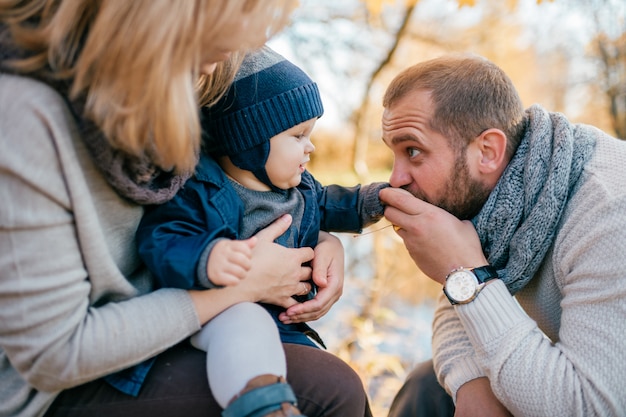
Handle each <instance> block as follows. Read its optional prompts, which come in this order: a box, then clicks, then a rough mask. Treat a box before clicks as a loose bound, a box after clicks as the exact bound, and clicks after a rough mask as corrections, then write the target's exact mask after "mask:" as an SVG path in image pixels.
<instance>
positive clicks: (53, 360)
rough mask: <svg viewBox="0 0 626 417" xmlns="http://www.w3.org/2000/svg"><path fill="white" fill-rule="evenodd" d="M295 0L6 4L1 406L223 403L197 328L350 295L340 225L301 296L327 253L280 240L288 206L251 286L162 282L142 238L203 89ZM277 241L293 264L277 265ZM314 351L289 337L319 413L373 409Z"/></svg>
mask: <svg viewBox="0 0 626 417" xmlns="http://www.w3.org/2000/svg"><path fill="white" fill-rule="evenodd" d="M291 7H292V5H291V1H288V0H283V1H281V0H274V1H267V0H265V1H260V0H259V1H255V0H241V1H233V0H221V1H216V0H212V1H208V0H205V1H203V0H196V1H191V0H181V1H178V2H173V1H160V0H135V1H132V2H127V1H106V2H94V1H90V2H76V1H63V0H30V1H29V0H23V1H19V0H1V1H0V54H1V56H0V66H1V67H0V69H1V71H2V74H1V75H0V147H1V148H2V152H1V153H0V196H1V197H2V199H3V203H2V210H0V271H1V274H2V276H1V279H0V300H1V301H0V415H2V416H40V415H46V416H80V415H89V416H92V415H114V414H117V415H133V416H141V415H148V414H149V415H151V416H180V415H185V416H193V415H203V416H213V415H214V416H218V415H219V414H220V410H221V409H220V408H219V406H218V405H217V404H216V403H215V401H214V400H213V398H212V396H211V394H210V392H209V389H208V385H207V382H206V374H205V372H204V354H203V353H202V352H199V351H195V350H194V349H192V348H190V347H188V345H186V344H185V343H184V342H183V343H181V341H184V340H185V339H186V338H187V337H188V336H189V335H191V334H193V333H194V332H196V331H197V330H198V329H199V328H200V327H201V325H202V324H204V323H206V322H207V321H208V320H210V319H211V318H212V317H214V316H215V315H216V314H218V313H220V312H221V311H223V310H224V309H226V308H228V307H229V306H231V305H233V304H236V303H239V302H242V301H253V302H257V301H263V302H270V303H273V304H278V305H282V306H284V307H290V308H289V310H288V313H289V316H288V317H284V319H285V320H288V321H305V320H312V319H315V318H318V317H320V316H321V315H323V314H324V313H325V312H326V311H328V309H329V308H330V306H331V305H332V304H333V303H334V302H335V301H336V299H337V298H338V297H339V295H340V293H341V278H340V277H341V274H342V272H343V263H342V258H341V256H334V255H333V254H334V253H336V251H337V250H340V244H339V243H338V242H337V241H336V239H334V238H332V237H330V236H328V235H326V236H322V243H321V244H320V245H319V246H318V249H316V253H315V263H314V269H315V271H314V273H313V278H314V280H315V281H316V282H319V284H318V285H319V286H320V287H321V290H320V292H319V295H318V297H317V298H316V299H315V300H313V301H310V302H308V303H306V304H300V305H295V306H294V304H295V301H294V300H293V299H292V298H291V295H292V294H294V293H296V292H298V291H301V290H302V288H303V286H302V284H301V282H300V281H304V280H306V279H308V278H309V275H310V273H311V271H310V270H309V269H307V268H303V267H301V265H302V263H304V262H306V261H308V260H310V259H311V258H312V257H313V252H312V251H310V250H307V249H291V250H290V249H285V248H282V247H280V246H278V245H275V244H273V243H272V241H273V239H274V238H275V237H277V236H279V235H280V234H281V233H282V232H283V231H284V230H286V228H287V227H288V221H285V220H284V219H281V220H279V221H277V222H276V223H275V224H274V225H272V226H270V227H269V228H267V229H266V230H264V231H262V232H261V233H259V234H258V235H257V239H258V243H257V245H256V247H255V253H254V258H253V267H252V270H251V273H250V277H249V279H247V280H246V282H245V283H242V285H239V286H236V287H230V288H224V289H219V290H211V291H185V290H174V289H162V290H156V291H155V290H153V286H152V278H151V277H150V275H149V274H147V272H146V271H145V269H144V268H143V266H142V265H141V263H140V262H139V260H138V258H137V256H136V249H135V247H134V240H133V239H134V238H133V236H134V232H135V228H136V226H137V223H138V222H139V219H140V217H141V214H142V212H143V207H142V206H143V205H148V204H158V203H162V202H164V201H167V200H168V199H170V198H171V197H173V195H174V194H175V193H176V191H177V190H178V189H179V188H180V187H181V186H182V185H183V184H184V182H185V180H186V179H187V178H188V177H189V175H190V174H191V172H192V171H193V168H194V166H195V164H196V161H197V155H198V147H199V137H200V134H199V130H200V129H199V122H198V111H197V108H198V107H197V106H198V102H199V100H200V102H201V104H210V103H212V102H213V101H215V100H216V99H217V98H219V97H220V95H221V94H222V92H223V91H224V90H225V88H226V87H227V86H228V84H229V83H230V81H231V80H232V74H233V73H234V71H235V70H236V68H237V65H236V64H235V63H236V62H237V59H236V57H233V58H232V59H228V58H229V57H230V55H231V54H232V53H236V52H240V51H245V50H247V49H250V48H254V47H257V46H258V45H260V44H262V43H264V42H265V41H266V40H267V39H266V37H267V36H268V35H271V34H273V33H275V32H276V31H277V30H279V29H280V28H282V27H283V26H284V24H285V22H286V19H287V17H288V14H289V11H290V9H291ZM235 55H236V54H235ZM224 60H227V62H224V63H221V61H224ZM201 74H203V75H201ZM280 251H283V253H276V252H280ZM270 253H271V255H269V254H270ZM274 256H281V257H282V259H285V260H286V262H284V263H281V265H279V266H277V265H272V264H271V263H268V262H264V260H266V259H272V258H273V257H274ZM268 287H269V288H271V290H268ZM264 294H272V295H271V296H270V297H269V298H267V297H265V298H264V296H263V295H264ZM302 349H306V347H301V346H292V345H285V350H286V355H287V361H288V379H289V382H290V384H291V385H292V386H293V388H294V391H295V392H296V395H297V397H298V401H299V408H300V409H301V410H302V412H303V413H304V414H306V415H309V417H311V416H316V415H321V414H324V415H337V416H339V415H342V416H350V415H354V416H357V415H359V416H361V415H364V414H366V415H367V414H369V408H368V406H367V401H366V398H365V394H364V392H363V388H362V385H361V383H360V381H359V380H358V378H357V377H356V375H355V374H354V373H353V372H352V371H351V370H350V369H349V367H347V365H346V364H344V363H343V362H341V361H339V360H338V359H337V358H335V357H333V356H332V355H329V354H326V353H324V352H320V351H317V350H315V349H312V350H314V351H315V352H313V353H311V352H310V351H308V350H307V351H306V352H303V351H302ZM301 359H302V360H301ZM305 360H306V361H305ZM329 380H330V381H336V380H341V381H342V393H341V395H339V394H338V393H336V392H335V391H338V390H336V389H335V387H333V386H332V385H330V384H328V383H327V381H329Z"/></svg>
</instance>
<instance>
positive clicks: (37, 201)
mask: <svg viewBox="0 0 626 417" xmlns="http://www.w3.org/2000/svg"><path fill="white" fill-rule="evenodd" d="M0 201H1V203H0V204H1V206H0V207H1V208H0V271H1V272H0V273H1V274H2V275H1V277H0V300H1V301H0V416H38V415H42V414H43V413H44V412H45V410H46V408H47V407H48V406H49V404H50V403H51V402H52V401H53V400H54V398H55V396H56V395H57V394H58V393H59V392H60V391H61V390H63V389H65V388H69V387H72V386H76V385H79V384H82V383H85V382H87V381H90V380H94V379H96V378H98V377H101V376H104V375H107V374H110V373H112V372H115V371H118V370H121V369H124V368H127V367H129V366H131V365H134V364H137V363H139V362H141V361H143V360H145V359H147V358H149V357H151V356H154V355H156V354H158V353H159V352H161V351H163V350H165V349H167V348H168V347H170V346H172V345H174V344H176V343H177V342H179V341H181V340H183V339H184V338H186V337H187V336H189V335H191V334H193V333H194V332H196V331H198V330H199V329H200V323H199V320H198V317H197V316H196V313H195V310H194V308H193V304H192V302H191V299H190V297H189V296H188V294H187V292H185V291H183V290H177V289H163V290H158V291H153V292H151V287H152V279H151V277H150V275H149V274H148V273H147V272H146V270H145V269H144V268H143V267H141V264H140V261H139V258H138V257H137V254H136V249H135V244H134V233H135V229H136V227H137V224H138V223H139V220H140V218H141V215H142V213H143V209H142V207H141V206H137V205H134V204H131V203H129V202H128V201H126V200H123V199H121V198H120V197H119V196H118V195H117V194H116V193H115V192H114V191H113V190H112V189H111V188H110V187H109V186H108V184H107V183H106V182H105V181H104V179H103V178H102V176H101V175H100V173H99V172H98V171H97V169H96V168H95V166H94V165H93V164H92V161H91V158H90V156H89V154H88V153H87V150H86V149H85V148H84V146H83V144H82V141H81V139H80V138H79V137H78V136H77V127H76V124H75V122H74V119H73V117H72V115H71V114H70V112H69V111H68V108H67V105H66V102H65V101H64V100H63V99H62V98H61V97H60V96H59V95H58V94H57V93H56V92H55V91H53V90H52V89H50V88H49V87H47V86H46V85H44V84H42V83H39V82H37V81H33V80H31V79H27V78H22V77H17V76H11V75H0ZM113 341H114V342H115V343H112V342H113Z"/></svg>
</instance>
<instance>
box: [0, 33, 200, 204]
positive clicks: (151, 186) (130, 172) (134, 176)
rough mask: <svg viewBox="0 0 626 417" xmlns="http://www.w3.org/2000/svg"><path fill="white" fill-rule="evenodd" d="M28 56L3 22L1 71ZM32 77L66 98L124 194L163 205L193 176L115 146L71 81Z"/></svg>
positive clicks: (103, 168)
mask: <svg viewBox="0 0 626 417" xmlns="http://www.w3.org/2000/svg"><path fill="white" fill-rule="evenodd" d="M26 56H28V52H27V51H25V50H23V49H21V48H19V47H18V46H16V45H15V44H14V42H13V41H12V37H11V34H10V31H9V30H8V28H7V27H6V25H3V24H0V73H2V72H5V73H15V71H14V70H13V69H12V68H11V67H10V66H8V65H6V64H5V61H9V60H12V59H21V58H25V57H26ZM28 76H30V77H33V78H35V79H37V80H40V81H42V82H44V83H46V84H48V85H50V86H51V87H52V88H54V89H55V90H57V91H58V92H59V94H60V95H61V96H63V97H64V98H65V100H66V101H67V102H68V106H69V108H70V110H71V111H72V113H73V114H74V117H75V119H76V122H77V124H78V128H79V130H80V135H81V138H82V139H83V141H84V143H85V145H86V146H87V149H88V150H89V153H90V154H91V157H92V160H93V162H94V163H95V165H96V166H97V167H98V169H99V170H100V172H101V173H102V175H103V176H104V178H105V179H106V180H107V182H108V183H109V185H111V187H113V188H114V189H115V191H116V192H117V193H118V194H119V195H120V196H122V197H124V198H126V199H128V200H130V201H132V202H135V203H137V204H160V203H163V202H165V201H167V200H169V199H171V198H172V197H174V195H175V194H176V192H177V191H178V190H179V189H180V187H182V186H183V184H184V183H185V181H186V180H187V179H188V178H189V177H190V175H191V173H188V174H184V175H177V174H174V173H173V172H171V171H165V170H163V169H161V168H159V167H157V166H156V165H154V164H153V163H152V159H151V158H150V156H149V155H143V156H142V157H137V156H133V155H129V154H127V153H125V152H122V151H120V150H119V149H114V148H112V147H111V144H110V143H109V141H108V140H107V138H106V137H105V136H104V134H103V133H102V131H101V130H100V129H99V128H98V126H96V125H95V124H94V123H93V122H92V121H91V120H89V119H88V118H86V117H84V110H85V99H84V97H80V98H77V99H70V98H69V89H70V85H71V83H70V82H69V81H60V80H57V79H55V78H53V77H52V76H51V75H50V71H41V72H40V73H37V74H28Z"/></svg>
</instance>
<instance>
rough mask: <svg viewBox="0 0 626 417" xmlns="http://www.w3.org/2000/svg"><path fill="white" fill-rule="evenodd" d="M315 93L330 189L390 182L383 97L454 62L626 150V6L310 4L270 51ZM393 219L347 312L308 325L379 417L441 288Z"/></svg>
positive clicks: (370, 233) (320, 160) (367, 243)
mask: <svg viewBox="0 0 626 417" xmlns="http://www.w3.org/2000/svg"><path fill="white" fill-rule="evenodd" d="M270 44H271V45H272V46H273V47H274V49H276V50H277V51H278V52H280V53H281V54H283V55H285V56H286V57H288V58H289V59H291V60H293V61H294V62H295V63H297V64H298V65H300V66H301V67H302V68H303V69H304V70H305V71H306V72H307V73H309V75H311V77H312V78H313V79H314V80H316V81H317V82H318V85H319V87H320V90H321V91H322V97H323V100H324V104H325V109H326V112H325V114H324V116H323V117H322V118H321V119H320V120H319V122H318V124H317V126H316V130H315V132H314V137H313V140H314V143H315V145H316V151H315V153H314V154H313V156H312V162H311V164H310V165H309V169H310V170H311V172H312V173H313V174H314V175H315V176H316V177H317V178H318V180H320V181H321V182H322V183H325V184H328V183H340V184H344V185H353V184H356V183H368V182H372V181H386V180H387V179H388V178H389V173H390V171H391V167H392V163H393V161H392V158H391V154H390V152H389V151H388V150H387V149H386V148H385V147H384V146H383V144H382V142H381V140H380V117H381V113H382V106H381V98H382V94H383V92H384V89H385V87H386V85H387V84H388V83H389V81H390V80H391V78H393V76H395V75H396V74H397V73H398V72H399V71H400V70H402V69H404V68H406V67H408V66H410V65H412V64H413V63H416V62H418V61H422V60H426V59H429V58H433V57H435V56H438V55H441V54H444V53H449V52H471V53H475V54H479V55H482V56H485V57H486V58H488V59H490V60H492V61H494V62H495V63H496V64H498V65H499V66H500V67H502V68H503V69H504V70H505V71H506V72H507V74H508V75H509V76H510V77H511V79H512V80H513V82H514V83H515V85H516V86H517V88H518V90H519V92H520V95H521V97H522V100H523V101H524V103H525V105H526V106H529V105H531V104H533V103H540V104H542V105H543V106H544V107H546V108H548V109H549V110H552V111H559V112H562V113H564V114H566V115H567V116H568V117H569V118H570V119H571V120H574V121H577V122H582V123H589V124H593V125H595V126H597V127H599V128H601V129H603V130H605V131H607V132H609V133H610V134H612V135H614V136H617V137H620V138H622V139H624V138H626V2H625V1H624V0H552V1H549V0H543V1H542V0H301V1H300V8H299V9H298V10H297V11H296V13H295V14H294V16H293V22H292V24H291V26H290V27H288V28H287V29H286V30H285V31H284V32H282V33H281V35H280V36H278V37H276V38H275V39H273V40H272V41H271V43H270ZM387 224H388V223H386V222H385V221H384V220H383V221H381V222H380V223H379V224H377V225H374V226H372V227H371V228H369V229H367V230H365V233H366V234H363V235H361V236H359V237H354V236H352V235H338V236H339V237H340V238H341V240H342V242H343V244H344V247H345V250H346V275H345V287H344V294H343V297H342V299H341V300H340V301H339V302H338V303H337V304H336V306H335V307H334V308H333V309H332V310H331V312H330V313H329V314H328V315H327V316H326V317H324V318H323V319H320V320H318V321H317V322H315V323H312V325H313V327H315V328H316V329H317V330H319V331H320V333H321V335H322V337H323V338H324V339H325V341H326V344H327V346H328V349H329V350H330V351H331V352H333V353H335V354H337V355H339V356H341V357H342V358H343V359H344V360H346V361H347V362H348V363H350V365H351V366H352V367H353V368H354V369H355V370H356V371H357V372H358V373H359V374H360V375H361V377H362V379H363V382H364V384H365V386H366V389H367V391H368V393H369V396H370V401H371V405H372V410H373V413H374V416H375V417H384V416H386V414H387V410H388V407H389V405H390V403H391V400H392V398H393V395H394V394H395V392H396V391H397V390H398V389H399V387H400V385H401V384H402V382H403V380H404V378H405V377H406V375H407V373H408V372H409V371H410V370H411V368H412V367H413V365H415V364H416V363H417V362H419V361H421V360H424V359H427V358H429V357H430V321H431V319H432V312H433V307H434V301H435V298H436V297H438V296H439V294H440V292H441V289H440V288H439V287H438V286H436V285H435V284H433V283H432V282H431V281H430V280H429V279H428V278H426V277H424V276H423V274H421V273H420V271H419V270H418V269H417V267H416V266H415V264H413V262H412V261H411V259H410V258H409V256H408V255H407V253H406V251H405V249H404V246H403V244H402V241H401V240H400V239H399V238H398V237H397V236H396V235H395V233H394V232H393V230H392V229H391V228H384V226H386V225H387Z"/></svg>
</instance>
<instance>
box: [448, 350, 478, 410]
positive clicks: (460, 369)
mask: <svg viewBox="0 0 626 417" xmlns="http://www.w3.org/2000/svg"><path fill="white" fill-rule="evenodd" d="M483 376H485V372H484V371H483V369H482V367H481V366H480V365H479V364H478V362H477V360H476V357H474V356H472V357H468V358H466V359H465V360H463V361H459V362H457V363H455V366H454V368H453V369H451V370H450V373H449V374H448V375H446V378H445V381H444V386H445V387H446V388H447V391H448V394H450V396H451V397H452V400H453V401H454V403H455V404H456V393H457V392H458V390H459V388H461V386H462V385H463V384H465V383H466V382H469V381H471V380H473V379H477V378H481V377H483Z"/></svg>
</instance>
